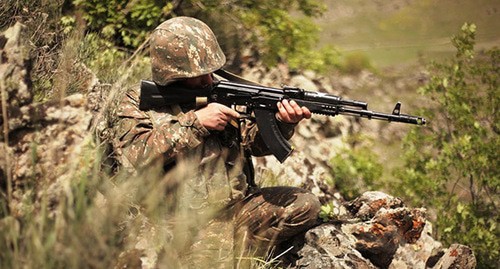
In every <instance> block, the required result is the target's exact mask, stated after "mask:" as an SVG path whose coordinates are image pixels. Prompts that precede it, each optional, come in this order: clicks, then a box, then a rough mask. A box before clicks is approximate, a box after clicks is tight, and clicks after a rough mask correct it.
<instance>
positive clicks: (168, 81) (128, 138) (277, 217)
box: [111, 17, 320, 247]
mask: <svg viewBox="0 0 500 269" xmlns="http://www.w3.org/2000/svg"><path fill="white" fill-rule="evenodd" d="M150 49H151V50H150V56H151V64H152V76H153V81H154V82H155V83H156V84H158V85H162V86H168V85H182V86H183V87H189V88H201V89H203V88H207V87H210V85H211V84H212V83H214V81H215V80H216V77H215V76H214V74H213V73H214V72H215V71H217V70H219V69H221V68H222V66H223V65H224V64H225V62H226V58H225V55H224V53H223V52H222V50H221V48H220V47H219V44H218V42H217V40H216V37H215V36H214V34H213V32H212V31H211V29H210V28H209V27H208V26H207V25H206V24H204V23H203V22H201V21H199V20H197V19H194V18H189V17H176V18H173V19H170V20H167V21H165V22H163V23H162V24H160V25H159V26H158V27H157V28H156V29H155V30H154V32H153V33H152V36H151V48H150ZM167 90H168V88H167ZM138 104H139V89H138V88H132V89H130V90H128V91H127V92H126V93H125V94H124V95H123V97H122V98H121V99H118V102H117V103H116V106H115V114H114V115H113V116H114V117H113V119H112V123H111V126H113V129H114V130H113V133H114V139H113V141H112V144H113V147H114V151H115V152H114V153H115V155H116V159H117V160H118V162H119V163H120V165H121V166H123V167H126V168H132V169H139V168H141V167H143V166H145V165H147V164H149V163H151V162H153V161H158V160H161V162H162V163H163V164H164V169H165V171H166V172H168V171H169V170H171V169H172V167H176V166H179V165H180V164H181V163H182V162H184V161H186V162H187V160H190V161H193V160H195V161H194V163H197V164H199V169H198V171H197V176H196V177H193V178H191V179H188V180H186V181H189V183H188V185H189V186H190V188H192V190H191V194H192V195H191V196H189V199H191V200H190V204H191V205H192V207H193V208H203V207H206V206H209V205H212V204H222V205H223V208H224V209H225V210H228V211H230V215H231V216H232V218H233V220H234V223H235V225H236V226H235V227H236V231H237V233H236V234H237V235H245V236H240V237H239V238H242V237H244V238H243V239H242V240H245V241H246V244H247V245H248V246H250V247H251V246H265V247H270V246H274V245H276V244H278V243H280V242H282V241H284V240H286V239H289V238H290V237H292V236H294V235H297V234H298V233H300V232H303V231H305V230H306V229H308V228H310V227H312V226H314V225H316V223H317V218H318V213H319V210H320V204H319V200H318V199H317V197H316V196H314V195H313V194H311V193H309V192H307V191H305V190H303V189H300V188H295V187H267V188H259V187H255V186H252V185H253V184H252V182H250V183H249V182H247V180H248V179H250V178H251V177H253V173H252V171H253V167H251V162H250V160H251V159H250V157H249V155H253V156H263V155H267V154H269V150H268V149H267V147H266V146H265V144H264V143H263V141H262V138H261V137H260V136H259V132H258V130H257V127H256V125H255V124H253V123H246V124H243V126H242V128H237V126H233V125H232V124H231V122H234V121H237V120H238V119H239V118H240V115H239V113H238V112H237V111H235V110H233V109H231V108H229V107H226V106H224V105H222V104H218V103H210V104H208V105H207V106H205V107H203V108H195V107H194V106H190V105H176V106H172V107H165V108H161V109H155V110H150V111H141V110H140V109H139V107H138ZM277 106H278V109H279V111H278V112H277V113H276V117H277V119H278V120H279V124H280V126H279V127H280V130H281V132H282V133H283V135H284V136H285V137H286V138H288V139H289V138H290V137H291V136H292V135H293V132H294V127H295V126H296V124H297V123H298V122H300V121H301V120H303V119H308V118H310V117H311V112H310V111H309V110H308V109H307V108H305V107H300V106H298V105H297V103H295V102H293V101H291V102H288V101H287V100H283V101H282V102H279V103H278V104H277ZM240 129H241V130H240ZM240 131H241V132H240ZM240 137H241V139H240ZM245 153H247V154H245ZM245 155H248V156H245ZM221 194H222V197H221Z"/></svg>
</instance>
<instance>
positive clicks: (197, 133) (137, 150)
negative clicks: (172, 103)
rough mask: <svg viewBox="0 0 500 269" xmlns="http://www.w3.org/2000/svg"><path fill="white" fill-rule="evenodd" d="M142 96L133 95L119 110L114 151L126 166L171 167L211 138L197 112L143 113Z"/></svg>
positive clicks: (169, 110)
mask: <svg viewBox="0 0 500 269" xmlns="http://www.w3.org/2000/svg"><path fill="white" fill-rule="evenodd" d="M138 96H139V95H138V90H131V91H129V92H128V93H127V94H125V96H124V97H123V98H122V101H121V102H120V104H119V106H118V108H117V113H116V125H115V127H114V128H115V140H114V148H115V151H116V152H115V154H116V155H117V157H118V159H119V161H120V162H121V163H122V165H124V166H126V167H134V168H138V167H140V166H142V165H146V164H148V163H150V162H151V161H153V160H155V159H157V158H163V162H164V163H170V162H171V161H173V160H175V158H176V157H177V155H178V154H180V153H182V152H185V151H186V150H189V149H193V148H196V147H197V146H198V145H200V144H201V143H202V142H203V138H204V137H205V136H207V135H209V132H208V130H207V129H206V128H205V127H203V126H202V125H201V124H200V122H199V120H198V118H197V117H196V114H195V113H194V112H193V111H189V112H186V113H182V112H181V113H179V114H177V115H174V113H173V112H172V111H171V109H169V108H165V110H162V111H147V112H145V111H141V110H139V105H138V104H139V98H138Z"/></svg>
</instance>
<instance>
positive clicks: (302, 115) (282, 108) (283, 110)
mask: <svg viewBox="0 0 500 269" xmlns="http://www.w3.org/2000/svg"><path fill="white" fill-rule="evenodd" d="M276 118H278V120H280V121H282V122H286V123H298V122H299V121H301V120H303V119H310V118H311V111H309V109H308V108H307V107H300V106H299V105H298V104H297V102H295V101H293V100H292V101H288V100H286V99H285V100H283V101H281V102H278V112H276Z"/></svg>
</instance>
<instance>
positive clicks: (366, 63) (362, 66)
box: [340, 52, 373, 75]
mask: <svg viewBox="0 0 500 269" xmlns="http://www.w3.org/2000/svg"><path fill="white" fill-rule="evenodd" d="M340 70H341V71H343V72H344V73H347V74H352V75H356V74H358V73H359V72H361V71H363V70H373V66H372V64H371V62H370V59H369V58H368V56H367V55H366V54H364V53H361V52H358V53H351V54H347V55H346V56H344V60H343V62H342V64H341V66H340Z"/></svg>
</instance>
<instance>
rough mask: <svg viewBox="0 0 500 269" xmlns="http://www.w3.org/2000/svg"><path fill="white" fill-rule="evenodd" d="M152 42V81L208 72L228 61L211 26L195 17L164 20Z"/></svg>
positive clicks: (167, 80) (196, 75) (162, 80)
mask: <svg viewBox="0 0 500 269" xmlns="http://www.w3.org/2000/svg"><path fill="white" fill-rule="evenodd" d="M150 44H151V47H150V49H151V51H150V54H151V55H150V56H151V67H152V75H153V81H154V82H156V83H157V84H159V85H166V84H167V83H168V82H170V81H173V80H176V79H182V78H192V77H198V76H201V75H205V74H209V73H212V72H214V71H216V70H217V69H220V68H221V67H222V66H223V65H224V64H225V63H226V56H225V55H224V53H223V52H222V49H221V48H220V46H219V43H218V42H217V39H216V37H215V35H214V33H213V32H212V30H211V29H210V28H209V27H208V26H207V25H206V24H205V23H203V22H202V21H200V20H198V19H195V18H190V17H176V18H173V19H169V20H167V21H165V22H163V23H162V24H160V25H159V26H158V27H156V29H155V30H154V31H153V33H152V35H151V43H150Z"/></svg>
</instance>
